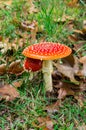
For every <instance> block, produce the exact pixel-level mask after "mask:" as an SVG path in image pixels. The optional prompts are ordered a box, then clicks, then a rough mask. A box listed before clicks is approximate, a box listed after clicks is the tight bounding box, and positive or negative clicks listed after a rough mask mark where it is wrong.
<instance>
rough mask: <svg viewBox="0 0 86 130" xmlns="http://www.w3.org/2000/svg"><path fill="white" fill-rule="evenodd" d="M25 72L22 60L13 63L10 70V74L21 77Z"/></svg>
mask: <svg viewBox="0 0 86 130" xmlns="http://www.w3.org/2000/svg"><path fill="white" fill-rule="evenodd" d="M23 72H24V68H23V66H21V60H16V61H13V62H12V63H11V64H10V65H9V68H8V73H10V74H16V75H21V74H22V73H23Z"/></svg>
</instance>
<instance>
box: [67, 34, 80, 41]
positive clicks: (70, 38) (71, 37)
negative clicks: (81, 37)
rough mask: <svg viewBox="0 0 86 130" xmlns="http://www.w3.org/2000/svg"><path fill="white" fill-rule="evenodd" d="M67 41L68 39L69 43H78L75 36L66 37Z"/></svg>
mask: <svg viewBox="0 0 86 130" xmlns="http://www.w3.org/2000/svg"><path fill="white" fill-rule="evenodd" d="M68 39H69V40H70V41H71V42H77V41H78V38H77V37H76V36H75V35H69V36H68Z"/></svg>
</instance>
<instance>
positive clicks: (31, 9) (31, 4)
mask: <svg viewBox="0 0 86 130" xmlns="http://www.w3.org/2000/svg"><path fill="white" fill-rule="evenodd" d="M29 5H30V7H29V13H30V14H32V13H37V12H38V10H37V9H36V7H35V5H34V4H33V0H29Z"/></svg>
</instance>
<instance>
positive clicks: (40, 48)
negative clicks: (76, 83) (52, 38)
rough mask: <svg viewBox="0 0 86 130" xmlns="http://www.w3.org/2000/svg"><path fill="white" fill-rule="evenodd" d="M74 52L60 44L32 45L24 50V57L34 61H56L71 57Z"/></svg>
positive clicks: (44, 43)
mask: <svg viewBox="0 0 86 130" xmlns="http://www.w3.org/2000/svg"><path fill="white" fill-rule="evenodd" d="M71 52H72V50H71V49H70V48H69V47H68V46H66V45H64V44H60V43H53V42H43V43H39V44H34V45H31V46H29V47H27V48H25V49H24V50H23V53H22V54H23V55H24V56H26V57H29V58H33V59H40V60H54V59H59V58H63V57H66V56H68V55H70V54H71Z"/></svg>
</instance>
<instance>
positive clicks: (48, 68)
mask: <svg viewBox="0 0 86 130" xmlns="http://www.w3.org/2000/svg"><path fill="white" fill-rule="evenodd" d="M42 72H43V76H44V82H45V89H46V91H48V92H51V91H52V72H53V65H52V61H51V60H48V61H47V60H44V61H43V66H42Z"/></svg>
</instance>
